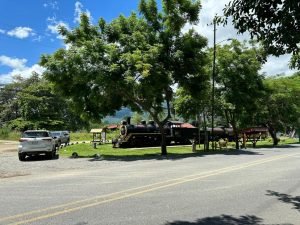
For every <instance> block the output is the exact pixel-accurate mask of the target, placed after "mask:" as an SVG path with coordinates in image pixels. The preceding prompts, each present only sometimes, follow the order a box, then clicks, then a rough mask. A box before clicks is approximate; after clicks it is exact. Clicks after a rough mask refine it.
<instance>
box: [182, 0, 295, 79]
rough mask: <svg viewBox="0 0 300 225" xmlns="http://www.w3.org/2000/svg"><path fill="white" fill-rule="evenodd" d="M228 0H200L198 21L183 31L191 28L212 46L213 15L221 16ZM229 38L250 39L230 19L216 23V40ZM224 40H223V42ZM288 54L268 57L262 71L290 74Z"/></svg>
mask: <svg viewBox="0 0 300 225" xmlns="http://www.w3.org/2000/svg"><path fill="white" fill-rule="evenodd" d="M229 1H230V0H202V1H201V3H202V10H201V11H200V21H199V23H198V24H197V25H187V26H186V27H185V28H184V29H183V32H186V31H187V30H188V29H190V28H193V29H195V30H196V31H197V32H198V33H199V34H201V35H203V36H204V37H207V39H208V46H209V47H212V46H213V38H214V28H213V25H212V22H213V19H214V16H215V15H218V16H222V15H223V8H224V7H225V5H226V4H228V3H229ZM229 38H234V39H238V40H239V41H243V40H250V35H249V33H244V34H239V35H238V34H237V30H235V29H234V27H233V25H232V23H231V21H230V20H229V21H228V24H227V25H226V26H222V25H218V26H217V31H216V42H217V43H218V42H221V41H223V40H227V39H229ZM225 43H226V42H224V44H225ZM227 43H228V42H227ZM289 59H290V55H284V56H280V57H277V58H276V57H269V58H268V62H267V63H266V64H265V65H264V66H263V69H262V71H263V72H265V73H266V74H267V75H276V74H280V73H285V74H287V75H288V74H292V73H294V72H295V71H293V70H290V69H289V66H288V61H289Z"/></svg>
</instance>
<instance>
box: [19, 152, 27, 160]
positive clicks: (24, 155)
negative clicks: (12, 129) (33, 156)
mask: <svg viewBox="0 0 300 225" xmlns="http://www.w3.org/2000/svg"><path fill="white" fill-rule="evenodd" d="M25 158H26V154H25V153H19V160H20V161H24V160H25Z"/></svg>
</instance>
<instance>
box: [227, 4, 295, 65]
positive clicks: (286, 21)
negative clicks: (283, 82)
mask: <svg viewBox="0 0 300 225" xmlns="http://www.w3.org/2000/svg"><path fill="white" fill-rule="evenodd" d="M224 14H225V16H227V17H229V16H232V17H233V20H232V23H233V25H234V27H235V28H236V29H237V30H238V31H239V32H240V33H244V32H245V31H248V32H249V33H250V35H251V38H255V39H257V40H258V41H261V42H262V43H263V46H264V48H265V50H266V52H267V53H268V54H272V55H275V56H279V55H283V54H286V53H292V54H293V55H294V57H293V58H294V60H293V62H292V66H294V67H297V68H300V60H299V52H300V46H299V44H300V35H299V33H300V2H299V1H291V0H273V1H269V0H233V1H231V2H229V4H228V5H227V6H226V7H225V9H224Z"/></svg>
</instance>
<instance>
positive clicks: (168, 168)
mask: <svg viewBox="0 0 300 225" xmlns="http://www.w3.org/2000/svg"><path fill="white" fill-rule="evenodd" d="M6 159H7V160H14V162H15V163H14V164H15V165H14V167H15V168H16V170H17V171H19V169H22V168H23V167H24V168H25V170H26V174H24V175H23V176H11V177H9V178H2V179H1V178H0V224H1V225H2V224H34V225H35V224H43V225H44V224H59V225H85V224H88V225H91V224H95V225H96V224H97V225H98V224H105V225H107V224H118V225H119V224H129V225H143V224H145V225H146V224H147V225H148V224H151V225H152V224H155V225H158V224H161V225H187V224H188V225H221V224H222V225H263V224H264V225H275V224H276V225H288V224H293V225H299V224H300V173H299V171H300V145H294V146H291V147H289V148H270V149H256V150H247V151H245V150H241V151H240V152H239V154H218V155H217V154H216V155H203V156H199V157H190V158H177V159H168V158H165V159H160V160H155V159H151V160H137V161H109V162H108V161H101V160H99V161H97V160H88V159H62V158H60V159H59V160H44V161H29V162H18V161H17V158H16V156H14V157H13V156H11V158H10V157H9V156H7V158H6ZM62 164H64V165H62ZM37 165H38V166H37ZM57 167H58V168H60V169H57ZM0 169H1V167H0ZM5 170H8V168H7V167H6V168H5Z"/></svg>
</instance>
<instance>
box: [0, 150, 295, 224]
mask: <svg viewBox="0 0 300 225" xmlns="http://www.w3.org/2000/svg"><path fill="white" fill-rule="evenodd" d="M299 154H300V153H295V154H287V155H281V156H274V157H269V158H266V159H261V160H256V161H253V162H249V163H243V164H239V165H236V166H229V167H225V168H221V169H217V170H212V171H208V172H203V173H196V174H193V175H188V176H184V177H180V178H176V179H170V180H167V181H162V182H158V183H154V184H150V185H145V186H140V187H136V188H132V189H127V190H124V191H120V192H114V193H111V194H107V195H100V196H95V197H93V198H88V199H84V200H79V201H73V202H69V203H66V204H61V205H57V206H53V207H48V208H44V209H40V210H34V211H29V212H26V213H22V214H17V215H13V216H8V217H2V218H0V222H6V224H10V225H19V224H27V223H30V222H35V221H39V220H43V219H47V218H50V217H55V216H59V215H62V214H66V213H70V212H74V211H78V210H82V209H86V208H90V207H94V206H98V205H101V204H105V203H109V202H113V201H117V200H121V199H125V198H130V197H133V196H137V195H141V194H144V193H147V192H153V191H157V190H159V189H163V188H168V187H172V186H176V185H179V184H183V183H187V182H192V181H195V180H200V179H205V178H208V177H212V176H217V175H221V174H225V173H229V172H232V171H236V170H241V169H245V168H248V167H253V166H256V165H260V164H264V163H269V162H273V161H277V160H281V159H285V158H288V157H292V156H295V155H299Z"/></svg>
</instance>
